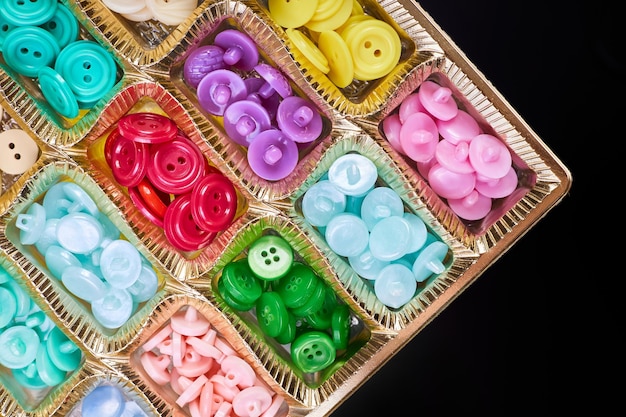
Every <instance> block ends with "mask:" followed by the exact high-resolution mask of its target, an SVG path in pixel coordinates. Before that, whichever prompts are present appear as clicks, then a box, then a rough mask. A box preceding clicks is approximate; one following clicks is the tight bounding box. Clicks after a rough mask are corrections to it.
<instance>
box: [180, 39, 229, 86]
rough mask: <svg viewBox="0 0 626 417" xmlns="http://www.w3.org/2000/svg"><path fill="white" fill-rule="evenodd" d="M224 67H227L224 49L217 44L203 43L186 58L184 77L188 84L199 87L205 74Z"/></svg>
mask: <svg viewBox="0 0 626 417" xmlns="http://www.w3.org/2000/svg"><path fill="white" fill-rule="evenodd" d="M224 68H226V63H224V50H223V49H222V48H220V47H219V46H217V45H203V46H200V47H198V49H195V50H194V51H193V52H192V53H191V54H189V56H188V57H187V59H185V64H184V65H183V77H184V79H185V82H186V83H187V84H189V85H190V86H191V87H193V88H197V87H198V84H200V81H201V80H202V78H204V76H205V75H207V74H208V73H210V72H212V71H215V70H218V69H224Z"/></svg>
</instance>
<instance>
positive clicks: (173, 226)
mask: <svg viewBox="0 0 626 417" xmlns="http://www.w3.org/2000/svg"><path fill="white" fill-rule="evenodd" d="M163 231H164V232H165V237H167V240H168V241H169V242H170V243H171V244H172V245H173V246H174V247H176V248H177V249H179V250H182V251H195V250H198V249H200V248H202V247H204V246H206V245H208V244H209V243H211V242H212V241H213V239H215V236H216V233H215V232H207V231H206V230H202V229H201V228H199V227H198V225H197V224H196V222H195V221H194V220H193V216H192V214H191V193H187V194H183V195H180V196H177V197H176V198H175V199H174V201H172V203H171V204H170V205H169V206H168V207H167V211H166V212H165V217H164V218H163Z"/></svg>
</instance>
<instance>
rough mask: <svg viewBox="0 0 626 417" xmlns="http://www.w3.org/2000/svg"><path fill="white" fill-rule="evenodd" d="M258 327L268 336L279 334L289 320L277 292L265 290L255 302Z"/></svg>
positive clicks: (285, 308)
mask: <svg viewBox="0 0 626 417" xmlns="http://www.w3.org/2000/svg"><path fill="white" fill-rule="evenodd" d="M256 315H257V319H258V322H259V327H260V328H261V330H262V331H263V333H264V334H266V335H267V336H269V337H276V336H278V335H279V334H281V333H282V332H283V331H284V330H285V328H286V326H287V325H288V322H289V313H288V312H287V307H285V303H284V302H283V300H282V299H281V298H280V295H278V293H276V292H273V291H266V292H264V293H263V294H261V296H260V297H259V299H258V300H257V302H256Z"/></svg>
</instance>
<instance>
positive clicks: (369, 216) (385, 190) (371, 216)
mask: <svg viewBox="0 0 626 417" xmlns="http://www.w3.org/2000/svg"><path fill="white" fill-rule="evenodd" d="M403 214H404V204H403V203H402V199H401V198H400V196H399V195H398V193H396V192H395V191H394V190H392V189H391V188H389V187H376V188H374V189H373V190H372V191H370V192H369V193H367V195H366V196H365V198H364V199H363V203H362V204H361V218H362V219H363V221H364V222H365V224H366V225H367V229H368V230H372V228H373V227H374V225H375V224H376V223H378V221H379V220H381V219H384V218H385V217H391V216H402V215H403Z"/></svg>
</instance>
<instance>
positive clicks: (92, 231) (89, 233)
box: [57, 212, 104, 254]
mask: <svg viewBox="0 0 626 417" xmlns="http://www.w3.org/2000/svg"><path fill="white" fill-rule="evenodd" d="M103 236H104V228H103V227H102V225H101V224H100V222H99V221H98V219H96V218H95V217H93V216H92V215H90V214H87V213H83V212H75V213H68V214H67V215H65V216H63V217H62V218H61V219H60V220H59V223H58V224H57V240H58V241H59V245H61V246H62V247H64V248H65V249H67V250H69V251H70V252H72V253H74V254H87V253H91V252H92V251H93V250H94V249H96V248H97V247H98V246H100V243H102V239H103Z"/></svg>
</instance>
